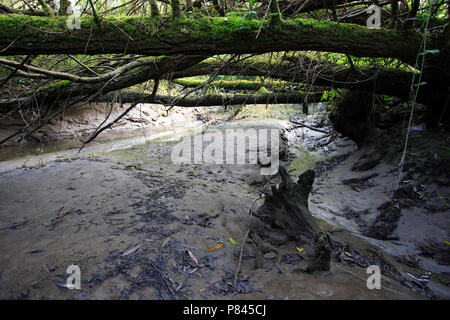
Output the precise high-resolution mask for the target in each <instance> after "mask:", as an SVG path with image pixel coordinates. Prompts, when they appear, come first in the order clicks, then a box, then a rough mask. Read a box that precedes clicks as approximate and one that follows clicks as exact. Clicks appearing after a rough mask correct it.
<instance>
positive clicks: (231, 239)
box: [229, 238, 238, 246]
mask: <svg viewBox="0 0 450 320" xmlns="http://www.w3.org/2000/svg"><path fill="white" fill-rule="evenodd" d="M229 240H230V242H231V243H232V244H234V245H235V246H237V245H238V242H237V241H236V240H234V239H233V238H230V239H229Z"/></svg>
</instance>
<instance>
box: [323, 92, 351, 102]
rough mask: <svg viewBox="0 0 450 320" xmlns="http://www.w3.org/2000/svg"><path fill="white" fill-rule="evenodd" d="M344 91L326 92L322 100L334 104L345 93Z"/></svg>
mask: <svg viewBox="0 0 450 320" xmlns="http://www.w3.org/2000/svg"><path fill="white" fill-rule="evenodd" d="M344 91H345V90H344V89H333V90H325V91H324V92H323V94H322V97H321V100H322V101H326V102H330V103H334V102H335V101H336V100H337V99H339V98H340V97H341V95H342V94H343V93H344Z"/></svg>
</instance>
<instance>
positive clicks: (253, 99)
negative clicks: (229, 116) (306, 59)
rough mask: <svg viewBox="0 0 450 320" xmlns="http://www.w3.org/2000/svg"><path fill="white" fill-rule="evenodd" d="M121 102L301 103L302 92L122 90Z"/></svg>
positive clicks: (314, 98)
mask: <svg viewBox="0 0 450 320" xmlns="http://www.w3.org/2000/svg"><path fill="white" fill-rule="evenodd" d="M321 97H322V92H316V93H310V94H309V95H308V100H309V101H311V102H318V101H320V98H321ZM114 99H115V97H114V95H105V96H103V97H99V98H97V99H95V102H110V101H113V100H114ZM119 99H120V101H121V102H122V103H133V102H135V101H141V102H142V103H158V104H163V105H167V106H178V107H209V106H232V105H243V104H279V103H298V104H300V103H302V102H303V101H304V99H305V95H304V94H300V93H289V94H287V93H266V94H208V95H201V96H196V95H192V96H188V97H186V98H184V99H180V98H179V97H171V96H160V95H156V96H155V97H154V98H153V99H150V98H146V95H145V94H142V93H137V92H126V91H125V92H122V93H121V94H120V97H119Z"/></svg>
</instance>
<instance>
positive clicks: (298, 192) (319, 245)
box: [258, 168, 331, 272]
mask: <svg viewBox="0 0 450 320" xmlns="http://www.w3.org/2000/svg"><path fill="white" fill-rule="evenodd" d="M279 174H280V176H281V179H282V182H281V183H280V185H279V187H278V188H277V187H276V186H272V195H271V196H269V197H267V199H266V202H265V203H264V205H263V207H262V208H261V209H262V210H261V211H260V213H261V214H260V215H258V217H259V218H260V219H262V220H263V221H264V222H266V223H268V224H269V225H270V226H271V227H276V228H281V229H283V230H284V231H285V232H286V233H287V234H288V235H289V236H290V237H291V238H292V239H293V240H295V241H297V242H298V243H304V244H309V245H311V246H313V247H314V248H315V255H314V258H313V259H312V261H311V263H310V264H309V266H308V268H307V270H306V271H307V272H313V271H316V270H329V268H330V261H331V241H330V238H329V236H328V235H327V234H326V233H324V232H322V231H321V230H320V227H319V225H318V224H317V223H316V221H315V220H314V218H313V216H312V215H311V212H310V211H309V209H308V197H309V193H310V192H311V189H312V185H313V183H314V178H315V172H314V171H313V170H308V171H306V172H304V173H303V174H302V175H300V176H299V178H298V181H297V182H296V183H295V182H293V181H292V179H291V177H290V176H289V174H288V173H287V172H286V170H285V169H284V168H280V170H279Z"/></svg>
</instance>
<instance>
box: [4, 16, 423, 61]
mask: <svg viewBox="0 0 450 320" xmlns="http://www.w3.org/2000/svg"><path fill="white" fill-rule="evenodd" d="M233 19H239V23H237V21H234V22H233V23H230V22H229V21H228V18H199V19H195V20H194V19H184V20H169V21H163V20H161V19H152V18H151V17H133V16H130V17H118V16H110V17H107V18H104V19H103V20H102V21H103V24H102V32H101V33H92V32H91V29H92V28H93V27H94V28H95V22H94V21H93V19H92V18H91V17H82V18H81V29H79V30H78V29H75V30H68V29H67V27H66V18H65V17H31V16H21V15H0V27H1V28H0V47H1V48H3V50H2V51H1V53H0V54H1V55H27V54H36V55H37V54H60V53H61V54H108V53H120V54H123V53H128V54H131V53H136V54H146V55H152V56H159V55H173V54H177V53H181V54H186V55H194V54H195V55H215V54H226V53H235V54H246V53H265V52H275V51H278V52H279V51H293V50H315V51H328V52H338V53H348V54H352V55H354V56H364V57H392V58H398V59H401V60H402V61H405V62H411V61H414V57H415V55H416V53H417V52H419V48H420V37H419V36H418V35H417V34H416V33H414V32H407V31H392V30H384V29H379V30H375V29H373V30H370V29H367V28H365V27H362V26H357V25H352V24H343V23H337V22H332V21H314V20H310V19H292V20H283V21H281V22H280V25H279V27H278V28H272V27H271V24H270V22H267V21H266V22H264V23H263V25H262V26H261V22H260V21H256V20H247V19H243V18H242V19H241V18H233ZM257 35H258V37H257ZM130 38H131V39H132V40H130Z"/></svg>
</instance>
